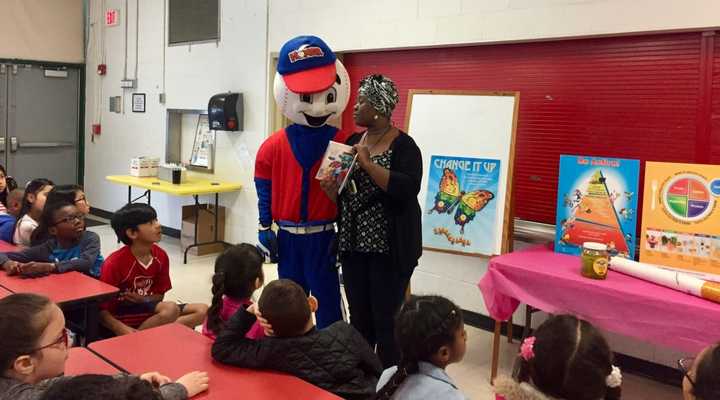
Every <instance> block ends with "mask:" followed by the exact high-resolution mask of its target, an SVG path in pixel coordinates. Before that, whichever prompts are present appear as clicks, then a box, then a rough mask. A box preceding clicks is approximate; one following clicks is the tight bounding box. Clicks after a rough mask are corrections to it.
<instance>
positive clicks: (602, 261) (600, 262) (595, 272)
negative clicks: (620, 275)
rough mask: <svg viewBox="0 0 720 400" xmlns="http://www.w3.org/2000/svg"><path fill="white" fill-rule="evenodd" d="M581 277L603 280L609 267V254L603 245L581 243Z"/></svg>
mask: <svg viewBox="0 0 720 400" xmlns="http://www.w3.org/2000/svg"><path fill="white" fill-rule="evenodd" d="M580 259H581V260H582V269H581V270H580V273H581V274H582V276H584V277H586V278H591V279H605V278H606V277H607V270H608V266H609V265H610V254H609V253H608V247H607V245H606V244H604V243H596V242H585V243H583V250H582V255H581V256H580Z"/></svg>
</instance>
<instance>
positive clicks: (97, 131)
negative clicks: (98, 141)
mask: <svg viewBox="0 0 720 400" xmlns="http://www.w3.org/2000/svg"><path fill="white" fill-rule="evenodd" d="M100 131H101V129H100V124H92V134H93V135H99V134H100Z"/></svg>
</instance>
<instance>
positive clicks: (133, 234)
mask: <svg viewBox="0 0 720 400" xmlns="http://www.w3.org/2000/svg"><path fill="white" fill-rule="evenodd" d="M110 224H111V226H112V228H113V230H114V231H115V234H116V235H117V237H118V239H120V241H122V242H123V243H124V244H125V246H123V247H121V248H120V249H119V250H117V251H115V252H114V253H112V254H110V255H109V256H108V258H107V260H106V261H105V264H104V265H103V268H102V274H101V276H100V280H101V281H103V282H105V283H108V284H110V285H113V286H115V287H117V288H118V289H120V297H119V298H117V299H113V300H111V301H108V302H106V303H104V304H102V305H101V306H100V308H101V311H100V322H101V323H102V324H103V326H105V327H106V328H107V329H109V330H110V331H111V332H112V333H113V334H115V335H125V334H128V333H132V332H135V331H136V330H142V329H148V328H153V327H156V326H160V325H164V324H169V323H172V322H179V323H181V324H183V325H186V326H188V327H190V328H194V327H196V326H197V325H200V324H201V323H202V322H203V320H204V319H205V316H206V315H207V309H208V307H207V306H206V305H205V304H176V303H173V302H169V301H163V299H164V297H165V293H166V292H167V291H168V290H170V289H171V288H172V285H171V283H170V260H169V258H168V255H167V253H166V252H165V251H164V250H163V249H161V248H160V246H158V245H157V244H156V243H157V242H159V241H160V239H161V238H162V230H161V226H160V222H158V219H157V213H156V212H155V209H154V208H152V207H150V206H149V205H147V204H139V203H135V204H128V205H126V206H124V207H122V208H121V209H119V210H118V211H117V212H116V213H115V214H114V215H113V217H112V219H111V220H110Z"/></svg>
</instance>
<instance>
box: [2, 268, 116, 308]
mask: <svg viewBox="0 0 720 400" xmlns="http://www.w3.org/2000/svg"><path fill="white" fill-rule="evenodd" d="M0 286H2V287H4V288H5V289H7V290H9V291H11V292H13V293H35V294H41V295H43V296H47V297H48V298H50V300H52V301H53V302H55V303H58V304H60V305H62V306H65V305H72V304H73V303H76V302H88V301H94V300H104V299H107V298H109V297H112V296H114V295H115V294H117V293H118V289H117V288H116V287H115V286H111V285H108V284H107V283H104V282H100V281H99V280H97V279H94V278H91V277H89V276H87V275H83V274H81V273H80V272H77V271H71V272H65V273H63V274H50V275H47V276H42V277H39V278H21V277H20V276H17V275H14V276H8V275H7V274H6V273H5V271H2V272H0Z"/></svg>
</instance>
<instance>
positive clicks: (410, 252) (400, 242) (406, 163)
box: [339, 132, 423, 274]
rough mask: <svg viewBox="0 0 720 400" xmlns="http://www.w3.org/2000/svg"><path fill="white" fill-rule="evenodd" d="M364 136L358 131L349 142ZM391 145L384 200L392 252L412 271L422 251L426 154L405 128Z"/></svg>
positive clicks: (397, 262) (398, 262)
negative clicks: (422, 185)
mask: <svg viewBox="0 0 720 400" xmlns="http://www.w3.org/2000/svg"><path fill="white" fill-rule="evenodd" d="M360 139H362V133H356V134H354V135H352V136H350V137H349V138H348V140H347V141H346V144H348V145H351V146H352V145H355V144H357V143H358V142H360ZM390 149H392V158H391V161H390V181H389V182H388V187H387V192H384V193H382V199H381V201H382V203H383V205H384V207H385V215H386V216H387V218H388V243H389V245H390V256H391V258H392V260H393V262H394V264H395V265H396V266H397V267H398V268H400V270H401V272H403V273H407V274H409V273H411V272H412V270H413V269H414V268H415V267H416V266H417V264H418V259H419V258H420V256H421V255H422V227H421V216H420V213H421V211H420V205H419V204H418V199H417V196H418V193H419V192H420V182H421V181H422V174H423V171H422V169H423V163H422V154H421V153H420V148H418V146H417V144H415V141H414V140H413V139H412V138H411V137H410V135H408V134H406V133H404V132H400V135H398V137H397V138H395V140H393V142H392V144H391V145H390ZM339 218H342V215H340V216H339Z"/></svg>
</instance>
